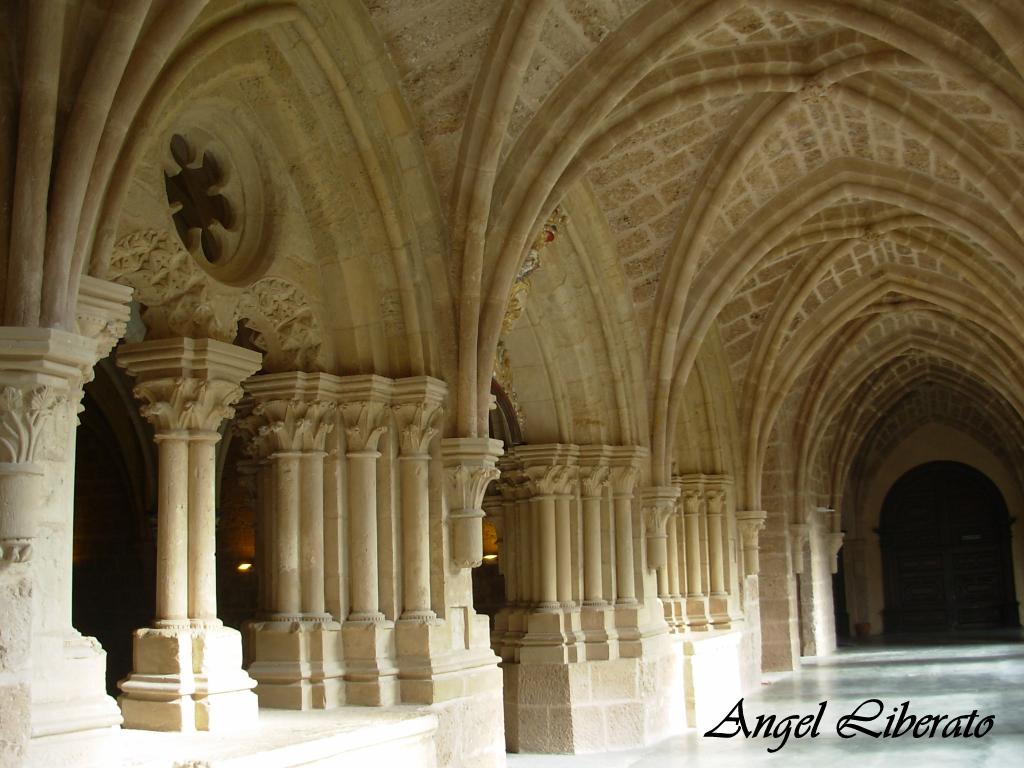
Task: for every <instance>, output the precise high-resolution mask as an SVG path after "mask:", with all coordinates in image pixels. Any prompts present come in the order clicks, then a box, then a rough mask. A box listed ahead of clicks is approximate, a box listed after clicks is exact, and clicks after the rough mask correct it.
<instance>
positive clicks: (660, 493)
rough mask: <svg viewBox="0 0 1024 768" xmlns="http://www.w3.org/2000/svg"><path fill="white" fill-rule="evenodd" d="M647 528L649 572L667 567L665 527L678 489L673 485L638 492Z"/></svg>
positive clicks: (677, 496)
mask: <svg viewBox="0 0 1024 768" xmlns="http://www.w3.org/2000/svg"><path fill="white" fill-rule="evenodd" d="M640 498H641V503H642V505H643V512H644V524H645V526H646V528H647V567H648V568H650V569H651V570H657V569H658V568H664V567H665V566H666V565H668V547H667V539H668V532H667V525H668V518H669V516H670V515H672V514H673V513H674V512H675V509H676V499H677V498H679V488H677V487H676V486H673V485H664V486H651V487H648V488H643V489H641V491H640Z"/></svg>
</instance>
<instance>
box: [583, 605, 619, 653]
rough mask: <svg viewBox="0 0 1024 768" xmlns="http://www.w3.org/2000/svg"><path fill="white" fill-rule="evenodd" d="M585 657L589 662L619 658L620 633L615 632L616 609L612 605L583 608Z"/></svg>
mask: <svg viewBox="0 0 1024 768" xmlns="http://www.w3.org/2000/svg"><path fill="white" fill-rule="evenodd" d="M580 626H581V627H582V630H583V648H584V656H585V658H586V660H587V661H607V660H609V659H615V658H618V655H619V646H618V632H616V631H615V609H614V608H612V606H610V605H607V604H606V605H600V606H587V605H585V606H583V610H582V611H581V612H580Z"/></svg>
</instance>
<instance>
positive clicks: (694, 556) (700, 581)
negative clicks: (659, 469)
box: [682, 479, 708, 630]
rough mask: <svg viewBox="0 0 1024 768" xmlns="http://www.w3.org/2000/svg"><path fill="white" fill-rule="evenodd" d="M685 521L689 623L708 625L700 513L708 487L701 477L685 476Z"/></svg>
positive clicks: (693, 626) (698, 626)
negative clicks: (705, 487) (693, 478)
mask: <svg viewBox="0 0 1024 768" xmlns="http://www.w3.org/2000/svg"><path fill="white" fill-rule="evenodd" d="M682 491H683V522H684V525H685V527H686V536H685V539H686V626H687V628H689V629H691V630H704V629H707V628H708V612H707V592H706V591H705V586H704V569H703V567H702V563H701V560H702V558H701V538H700V517H701V507H702V506H703V504H704V491H703V487H702V484H701V482H700V481H695V480H690V479H684V480H683V483H682Z"/></svg>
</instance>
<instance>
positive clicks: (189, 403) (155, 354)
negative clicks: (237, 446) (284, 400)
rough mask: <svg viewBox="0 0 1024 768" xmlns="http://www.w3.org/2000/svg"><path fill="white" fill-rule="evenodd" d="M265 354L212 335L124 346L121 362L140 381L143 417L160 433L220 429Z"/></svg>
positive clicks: (119, 354) (138, 393) (138, 394)
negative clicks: (211, 337) (243, 386)
mask: <svg viewBox="0 0 1024 768" xmlns="http://www.w3.org/2000/svg"><path fill="white" fill-rule="evenodd" d="M260 359H261V357H260V354H259V353H258V352H252V351H250V350H247V349H242V348H241V347H236V346H234V345H233V344H225V343H224V342H221V341H214V340H212V339H187V338H179V339H158V340H154V341H144V342H140V343H138V344H124V345H122V346H121V347H120V348H119V349H118V352H117V364H118V365H120V366H121V367H122V368H125V369H126V370H127V371H128V373H129V374H130V375H132V376H134V377H135V379H136V381H137V382H138V383H137V384H136V386H135V389H134V390H133V392H134V394H135V396H136V397H137V398H139V399H140V400H143V401H145V404H144V405H143V406H142V408H141V409H140V412H141V413H142V415H143V416H144V417H145V418H146V419H148V420H149V421H150V423H152V424H153V427H154V428H155V429H156V431H157V432H158V433H160V432H171V431H177V430H190V431H191V430H197V431H216V430H217V429H218V428H219V427H220V424H221V422H222V421H223V420H225V419H230V418H231V417H232V416H234V413H235V411H234V409H233V408H232V407H231V406H233V405H234V404H235V403H237V402H238V401H239V400H240V399H241V397H242V394H243V392H242V388H241V387H240V386H239V382H240V381H242V380H243V379H246V378H248V377H249V376H251V375H252V374H253V373H254V372H255V371H256V370H257V369H258V368H259V366H260Z"/></svg>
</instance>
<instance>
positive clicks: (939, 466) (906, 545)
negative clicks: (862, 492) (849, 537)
mask: <svg viewBox="0 0 1024 768" xmlns="http://www.w3.org/2000/svg"><path fill="white" fill-rule="evenodd" d="M878 533H879V536H880V538H881V546H882V562H883V573H884V578H885V612H884V617H885V631H886V632H887V633H892V632H915V631H936V630H950V629H986V628H994V627H1012V626H1017V625H1018V620H1017V602H1016V599H1015V596H1014V587H1013V569H1012V556H1011V554H1010V518H1009V514H1008V513H1007V509H1006V502H1005V501H1004V500H1003V496H1002V494H1001V493H1000V492H999V489H998V488H996V486H995V484H994V483H993V482H992V481H991V480H989V478H988V477H986V476H985V475H984V474H982V473H981V472H979V471H978V470H976V469H974V468H973V467H969V466H967V465H966V464H960V463H958V462H952V461H936V462H930V463H928V464H922V465H921V466H919V467H915V468H914V469H912V470H910V471H909V472H907V473H906V474H905V475H903V477H901V478H900V479H899V480H897V481H896V483H895V484H894V485H893V487H892V488H891V489H890V490H889V493H888V495H887V496H886V498H885V502H884V504H883V505H882V518H881V528H880V529H879V531H878Z"/></svg>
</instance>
